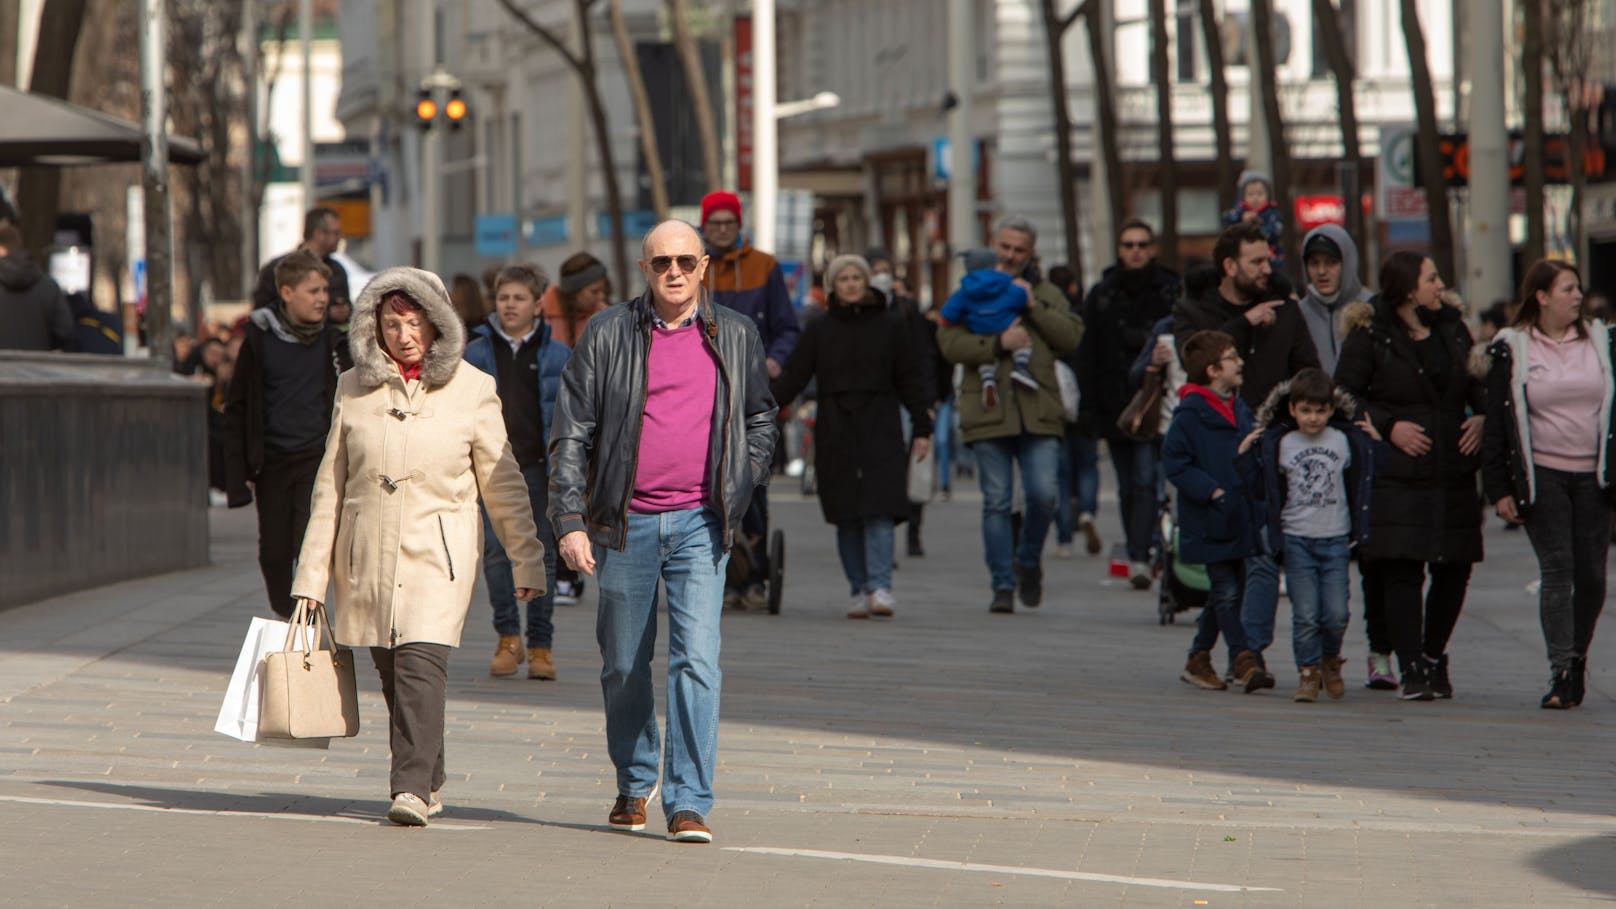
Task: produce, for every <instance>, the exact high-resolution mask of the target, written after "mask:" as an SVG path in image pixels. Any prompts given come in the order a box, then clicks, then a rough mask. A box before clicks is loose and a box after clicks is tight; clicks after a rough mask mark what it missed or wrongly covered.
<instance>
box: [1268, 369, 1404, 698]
mask: <svg viewBox="0 0 1616 909" xmlns="http://www.w3.org/2000/svg"><path fill="white" fill-rule="evenodd" d="M1356 409H1357V405H1356V403H1355V402H1354V401H1353V400H1352V397H1351V396H1350V395H1348V394H1346V393H1345V392H1342V391H1338V390H1337V389H1336V387H1335V383H1334V382H1333V381H1331V379H1330V376H1329V375H1328V374H1327V373H1325V372H1324V370H1322V369H1316V368H1308V369H1303V370H1301V371H1300V372H1298V373H1297V374H1296V375H1295V376H1294V377H1292V378H1291V380H1290V381H1289V382H1286V383H1283V384H1281V385H1280V386H1279V387H1277V388H1275V389H1274V390H1273V392H1272V393H1270V394H1269V396H1268V400H1267V401H1265V402H1264V403H1263V406H1262V408H1261V409H1260V410H1259V411H1258V413H1257V429H1256V431H1254V432H1253V433H1252V434H1251V435H1250V436H1248V437H1247V438H1246V439H1245V441H1243V442H1242V443H1241V444H1240V453H1241V455H1240V464H1241V470H1242V472H1245V473H1247V474H1248V476H1249V477H1250V480H1249V482H1248V484H1247V488H1248V489H1250V490H1251V492H1252V494H1253V495H1254V496H1255V497H1256V501H1254V503H1253V510H1254V511H1256V512H1257V513H1258V514H1260V515H1262V518H1263V520H1264V521H1266V522H1267V524H1268V539H1270V540H1278V541H1282V542H1281V544H1280V545H1281V551H1280V552H1279V553H1276V555H1278V556H1279V557H1280V561H1281V562H1282V563H1283V564H1284V567H1285V581H1286V584H1287V586H1288V587H1289V589H1290V599H1291V649H1292V651H1293V652H1294V653H1295V655H1296V671H1297V675H1298V682H1297V686H1296V700H1298V701H1303V702H1312V701H1316V700H1318V699H1319V688H1320V687H1321V685H1322V687H1323V688H1324V693H1325V694H1327V695H1329V696H1330V697H1331V698H1340V697H1341V696H1342V695H1344V694H1345V693H1346V686H1345V684H1344V683H1343V682H1342V679H1341V664H1342V659H1341V641H1342V637H1343V635H1344V634H1345V633H1346V630H1347V619H1348V612H1347V595H1348V594H1347V591H1348V586H1349V585H1348V576H1347V564H1348V562H1349V560H1350V558H1351V552H1352V547H1353V546H1354V545H1356V544H1357V543H1359V542H1361V541H1362V540H1363V539H1364V537H1366V536H1367V535H1368V532H1369V490H1370V485H1371V481H1372V479H1373V475H1374V458H1375V450H1376V448H1377V447H1378V446H1379V440H1380V436H1379V434H1378V433H1376V432H1375V428H1374V427H1373V426H1372V425H1370V423H1369V421H1368V420H1367V419H1365V420H1364V421H1362V422H1360V423H1357V424H1354V423H1353V422H1352V417H1353V415H1354V412H1355V411H1356Z"/></svg>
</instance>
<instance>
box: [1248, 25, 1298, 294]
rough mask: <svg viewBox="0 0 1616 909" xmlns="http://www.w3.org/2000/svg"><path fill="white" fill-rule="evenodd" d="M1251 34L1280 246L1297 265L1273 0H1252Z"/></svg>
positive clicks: (1294, 265)
mask: <svg viewBox="0 0 1616 909" xmlns="http://www.w3.org/2000/svg"><path fill="white" fill-rule="evenodd" d="M1251 33H1252V34H1251V36H1252V43H1253V45H1255V47H1256V49H1257V77H1258V78H1259V79H1261V80H1262V102H1263V121H1264V122H1265V123H1266V124H1267V126H1268V150H1269V151H1268V157H1269V158H1270V159H1271V160H1272V161H1273V168H1274V173H1273V178H1274V202H1275V204H1277V205H1278V206H1279V212H1280V215H1281V223H1282V224H1283V225H1284V231H1283V232H1282V233H1281V234H1280V241H1279V248H1280V251H1281V252H1282V253H1283V254H1285V255H1286V256H1287V258H1286V260H1285V261H1286V262H1287V263H1289V264H1290V267H1291V270H1292V271H1293V272H1294V271H1295V268H1296V259H1297V255H1296V248H1297V245H1298V244H1297V242H1296V208H1295V206H1293V205H1292V204H1291V150H1290V143H1288V142H1287V141H1286V140H1285V118H1284V117H1283V116H1281V115H1280V112H1279V79H1278V75H1279V62H1278V61H1277V60H1276V59H1275V58H1274V5H1273V0H1251Z"/></svg>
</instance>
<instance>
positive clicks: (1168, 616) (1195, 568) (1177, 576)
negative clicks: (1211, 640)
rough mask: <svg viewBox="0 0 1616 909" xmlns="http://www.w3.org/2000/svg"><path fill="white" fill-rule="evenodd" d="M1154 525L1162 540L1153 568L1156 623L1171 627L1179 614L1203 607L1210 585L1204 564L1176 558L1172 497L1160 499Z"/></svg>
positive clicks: (1176, 547) (1175, 529)
mask: <svg viewBox="0 0 1616 909" xmlns="http://www.w3.org/2000/svg"><path fill="white" fill-rule="evenodd" d="M1156 522H1157V523H1156V526H1157V527H1158V528H1160V530H1161V540H1162V544H1161V547H1160V549H1159V550H1158V552H1159V555H1158V557H1157V558H1158V561H1159V564H1158V565H1157V566H1156V568H1157V575H1158V576H1159V577H1160V579H1161V580H1160V583H1158V584H1157V585H1156V624H1158V625H1171V624H1173V623H1174V616H1176V615H1177V614H1178V613H1180V612H1187V611H1189V610H1191V609H1200V608H1202V607H1204V606H1206V594H1207V591H1208V590H1210V589H1211V588H1212V584H1211V582H1210V581H1208V580H1207V576H1206V566H1205V565H1194V564H1190V563H1188V562H1183V561H1180V560H1179V558H1178V521H1177V520H1176V519H1175V518H1174V516H1173V500H1172V498H1171V497H1164V498H1163V499H1162V505H1161V511H1160V512H1158V513H1157V515H1156Z"/></svg>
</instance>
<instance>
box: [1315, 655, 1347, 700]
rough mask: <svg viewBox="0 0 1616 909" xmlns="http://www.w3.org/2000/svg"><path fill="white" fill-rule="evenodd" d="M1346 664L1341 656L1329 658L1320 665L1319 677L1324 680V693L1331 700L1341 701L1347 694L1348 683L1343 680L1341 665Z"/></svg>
mask: <svg viewBox="0 0 1616 909" xmlns="http://www.w3.org/2000/svg"><path fill="white" fill-rule="evenodd" d="M1344 662H1346V661H1345V660H1343V659H1341V657H1339V656H1333V657H1330V656H1327V657H1325V658H1324V659H1323V661H1321V662H1320V663H1319V675H1320V676H1321V677H1322V678H1323V679H1324V693H1325V694H1327V695H1329V696H1330V699H1331V700H1335V701H1339V700H1341V698H1342V696H1343V695H1345V694H1346V693H1347V683H1346V682H1344V681H1342V679H1341V664H1342V663H1344Z"/></svg>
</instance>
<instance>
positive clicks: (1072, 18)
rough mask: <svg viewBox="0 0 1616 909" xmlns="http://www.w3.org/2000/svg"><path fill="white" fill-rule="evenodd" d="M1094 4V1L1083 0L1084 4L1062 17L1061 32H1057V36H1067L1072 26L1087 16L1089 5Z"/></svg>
mask: <svg viewBox="0 0 1616 909" xmlns="http://www.w3.org/2000/svg"><path fill="white" fill-rule="evenodd" d="M1092 2H1093V0H1083V2H1082V3H1079V4H1078V5H1077V6H1075V7H1073V8H1072V11H1071V12H1069V13H1067V14H1066V15H1064V16H1062V17H1061V18H1060V30H1059V31H1058V32H1056V34H1061V35H1064V34H1066V32H1067V31H1069V30H1070V29H1071V27H1072V25H1073V24H1074V23H1075V22H1077V20H1078V19H1081V18H1082V17H1083V16H1084V15H1085V14H1087V13H1088V9H1089V4H1090V3H1092Z"/></svg>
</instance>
